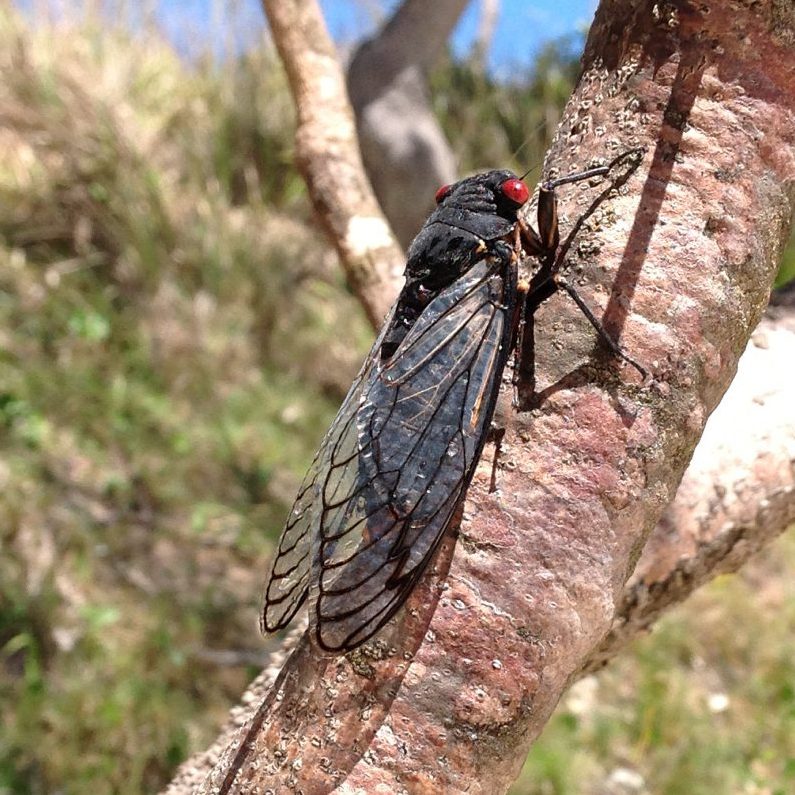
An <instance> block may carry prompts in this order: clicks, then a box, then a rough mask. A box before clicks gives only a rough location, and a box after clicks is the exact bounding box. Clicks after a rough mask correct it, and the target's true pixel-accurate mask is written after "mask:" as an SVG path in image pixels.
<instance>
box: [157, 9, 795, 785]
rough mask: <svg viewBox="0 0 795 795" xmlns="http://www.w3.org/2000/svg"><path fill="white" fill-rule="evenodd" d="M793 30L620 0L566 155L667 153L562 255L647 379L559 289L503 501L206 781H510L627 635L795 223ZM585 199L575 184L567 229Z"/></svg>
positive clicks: (603, 31)
mask: <svg viewBox="0 0 795 795" xmlns="http://www.w3.org/2000/svg"><path fill="white" fill-rule="evenodd" d="M738 31H742V34H743V35H742V36H738V35H737V32H738ZM793 40H795V19H793V18H792V15H790V16H787V14H786V13H782V12H781V5H780V4H777V3H775V2H774V0H761V1H760V2H757V3H755V4H754V5H753V6H752V7H746V6H736V5H733V6H732V7H731V8H730V7H728V6H727V5H726V4H725V3H723V2H722V0H701V2H700V3H699V4H698V11H695V10H693V7H691V6H689V5H687V4H685V3H684V2H678V3H676V4H673V3H668V4H665V3H657V2H651V1H650V0H648V1H647V0H606V2H603V4H602V6H601V7H600V11H599V12H598V14H597V19H596V23H595V25H594V28H593V30H592V33H591V36H590V38H589V42H588V48H587V50H586V56H585V64H584V67H585V68H584V74H583V78H582V80H581V82H580V84H579V86H578V88H577V90H576V92H575V94H574V96H573V97H572V100H571V101H570V103H569V105H568V107H567V110H566V114H565V116H564V121H563V125H562V127H561V130H560V132H559V135H558V138H557V140H556V144H555V146H554V147H553V153H552V157H553V160H552V161H551V162H554V163H555V164H556V165H559V166H560V167H561V171H563V170H568V169H573V168H575V167H581V166H583V165H587V164H588V162H589V161H590V159H591V158H593V157H594V156H596V155H610V154H612V153H613V152H615V151H620V150H622V149H626V148H629V147H630V146H636V145H638V144H646V145H647V146H648V147H649V149H650V154H649V156H648V157H647V159H646V161H645V162H644V165H643V166H642V168H641V169H640V170H639V171H638V172H637V173H636V174H635V175H634V176H633V178H632V179H631V180H630V182H629V183H628V191H627V192H626V194H624V195H619V196H616V197H614V198H613V199H612V200H610V201H609V202H607V203H606V204H605V205H603V206H602V208H601V209H600V211H599V212H598V213H597V214H596V215H595V216H594V217H593V218H592V219H591V221H590V222H589V223H588V224H587V226H586V228H585V229H584V230H583V232H582V233H581V235H580V236H579V238H578V240H577V241H576V243H575V246H574V247H573V249H572V253H571V255H570V262H569V265H570V268H571V269H572V271H573V272H574V273H575V274H581V275H582V277H583V278H582V281H583V285H582V286H581V287H580V290H581V292H582V293H584V294H585V296H586V297H587V298H588V300H589V302H590V303H591V305H592V306H595V307H598V306H599V304H600V301H599V297H600V296H601V295H603V294H606V293H607V294H608V295H609V297H608V300H607V305H606V307H605V309H604V312H603V313H602V315H603V320H604V322H605V323H606V324H607V325H608V328H609V329H610V330H611V332H612V333H613V335H614V336H617V335H618V333H619V332H621V336H622V343H623V344H624V346H625V347H626V348H627V349H628V350H629V351H631V352H632V355H633V356H634V357H635V358H637V359H638V360H640V361H642V362H644V363H645V364H647V365H648V366H649V367H650V368H651V370H652V372H653V375H654V378H655V381H654V384H653V385H652V386H650V387H649V386H644V385H641V384H639V383H637V379H636V376H635V375H634V374H633V371H631V370H623V371H622V378H623V380H619V378H618V377H617V375H616V373H617V369H618V365H617V364H616V363H615V362H614V361H612V360H610V359H609V358H607V357H606V356H605V355H604V354H603V353H602V351H601V349H595V348H594V347H593V336H592V333H591V330H590V329H589V327H588V326H587V324H585V323H584V321H583V320H582V319H581V318H580V316H579V315H577V314H576V312H575V311H574V309H573V308H572V307H571V306H570V305H569V304H567V303H566V301H565V298H566V297H565V296H560V297H555V298H553V299H551V301H550V302H549V304H548V305H546V306H545V307H543V308H542V310H541V311H540V312H539V313H538V325H539V329H538V333H537V335H536V336H537V340H538V344H537V348H538V374H539V381H540V382H542V383H546V384H547V385H548V386H547V387H546V389H545V390H544V391H543V392H542V397H543V403H542V405H541V407H540V409H538V410H537V411H534V412H532V414H529V415H522V416H515V415H512V414H511V413H510V412H507V413H506V417H507V418H508V422H507V423H506V424H507V426H508V433H507V436H506V443H504V444H503V463H504V467H503V470H502V471H501V473H500V491H499V492H498V493H497V494H489V492H488V480H489V478H488V470H489V464H488V462H484V463H483V465H482V466H481V469H480V471H479V475H478V477H477V478H476V481H475V484H474V486H473V488H472V489H471V492H470V496H469V498H468V500H467V506H466V512H465V516H464V521H463V523H462V529H461V538H460V542H459V543H458V545H457V546H456V547H455V554H454V556H453V549H454V547H453V543H452V542H453V539H452V538H448V540H447V543H446V545H444V546H443V548H442V549H441V551H440V554H439V556H438V557H437V560H436V562H435V566H434V568H433V570H432V571H430V572H429V575H428V576H427V577H426V578H425V580H424V581H423V582H422V583H421V585H420V587H419V588H418V589H417V591H415V593H414V594H413V595H412V598H411V600H410V602H409V604H408V609H407V610H406V611H403V612H401V614H399V615H398V616H397V617H396V618H395V619H394V620H393V622H391V623H390V625H388V626H387V627H386V628H385V632H384V633H383V635H382V636H381V637H380V638H379V640H378V641H376V642H374V643H370V644H367V645H366V646H365V647H363V648H362V649H360V650H358V651H357V652H356V653H354V654H351V655H348V657H346V658H332V659H329V658H322V657H319V656H318V655H317V654H316V653H315V652H313V650H312V649H311V648H310V647H309V645H308V644H307V643H306V642H303V641H302V642H301V643H300V644H299V646H298V647H297V649H296V651H295V652H294V653H293V655H292V656H291V657H290V659H289V660H288V662H287V663H286V665H285V666H284V668H283V669H282V673H281V674H280V679H279V683H278V684H277V687H275V688H273V689H272V690H271V691H270V693H269V694H268V696H267V697H266V698H264V700H263V701H262V703H261V705H260V707H259V708H257V710H256V712H255V718H254V724H253V729H252V730H251V731H249V732H248V733H247V736H246V740H247V747H246V749H245V753H238V748H236V747H235V746H234V745H231V746H229V747H228V749H227V750H226V752H225V753H224V754H223V755H222V756H221V760H220V762H219V763H218V765H217V766H216V769H215V770H214V772H213V774H212V775H211V777H210V778H209V779H208V781H207V782H205V784H204V787H203V789H202V791H204V792H216V791H218V790H219V788H220V789H221V790H224V789H225V790H226V791H230V792H265V791H267V790H268V789H269V788H271V789H273V790H274V791H279V790H282V789H285V788H290V787H293V788H300V789H301V790H302V791H304V792H305V793H321V792H329V791H331V790H333V789H335V788H337V789H338V790H339V791H340V792H354V791H367V792H376V791H385V792H405V791H411V792H456V791H463V790H464V789H467V791H470V792H502V791H504V790H505V789H506V788H507V786H508V785H509V783H510V781H511V780H512V778H513V777H514V776H515V774H516V772H517V771H518V770H519V767H520V766H521V764H522V761H523V759H524V756H525V754H526V751H527V747H528V745H529V743H530V741H531V740H532V739H533V738H534V737H535V736H536V735H537V734H538V733H539V732H540V731H541V728H542V727H543V725H544V724H545V722H546V720H547V719H548V717H549V715H550V713H551V711H552V709H553V708H554V706H555V704H556V703H557V701H558V699H559V698H560V696H561V694H562V692H563V690H564V689H565V687H566V685H567V684H568V682H569V681H570V680H571V679H572V677H574V676H575V675H576V674H577V673H578V672H579V671H581V670H582V669H583V668H584V667H585V666H586V665H587V664H588V661H589V660H591V659H592V658H593V657H594V654H595V653H597V651H596V650H597V649H598V648H599V647H600V645H601V643H602V641H603V639H604V638H605V636H606V635H607V634H608V632H609V631H610V629H611V626H612V623H613V620H614V617H615V615H616V612H617V609H618V606H619V605H621V604H622V594H624V593H625V590H624V589H625V586H624V583H625V581H626V579H627V577H628V575H629V574H630V572H631V571H632V569H633V567H634V563H635V561H636V559H637V556H638V551H639V550H640V549H642V548H643V545H644V542H645V539H646V535H647V532H648V530H649V529H650V528H651V527H653V526H654V525H655V524H656V523H657V521H658V520H659V518H660V515H661V513H662V511H663V509H664V507H665V505H666V504H667V502H668V501H669V500H670V498H671V496H672V495H673V493H674V490H675V488H676V485H677V483H678V481H679V479H680V478H681V475H682V472H683V470H684V468H685V465H686V463H687V461H688V459H689V457H690V455H691V452H692V450H693V447H694V445H695V443H696V440H697V439H698V437H699V435H700V433H701V431H702V429H703V426H704V423H705V421H706V418H707V416H708V415H709V413H710V412H711V410H712V409H713V408H714V407H715V405H716V403H717V401H718V400H719V398H720V396H721V395H722V393H723V391H724V390H725V389H726V386H727V385H728V383H729V381H730V379H731V377H732V375H733V374H734V370H735V367H736V364H737V359H738V356H739V353H740V351H741V350H742V349H743V347H744V346H745V342H746V341H747V339H748V337H749V335H750V333H751V330H752V329H753V327H754V325H755V323H756V321H757V320H758V318H759V316H760V314H761V310H762V307H763V306H764V304H765V302H766V298H767V293H768V291H769V286H770V283H771V282H772V278H773V274H774V271H775V264H776V262H777V258H778V254H779V252H780V249H781V246H782V244H783V240H784V232H785V222H787V221H788V220H789V218H790V216H791V211H792V207H791V201H790V196H789V194H790V192H791V190H792V184H793V181H795V96H793V94H794V93H795V64H793V62H792V59H791V58H789V57H788V54H789V53H790V52H791V44H792V41H793ZM592 195H593V190H590V191H589V189H588V188H587V187H584V188H583V190H578V189H571V190H570V191H567V192H565V194H564V196H563V201H562V203H561V217H562V218H563V219H564V223H565V222H566V219H568V221H569V222H570V221H571V220H572V219H575V218H576V217H578V215H579V214H580V212H581V210H582V208H583V207H585V206H587V204H588V203H589V201H590V199H591V198H592ZM602 303H603V302H602ZM597 314H600V312H599V311H597ZM506 397H507V396H506ZM730 546H732V549H733V550H739V549H741V545H737V544H734V545H730ZM697 547H698V545H696V548H697ZM233 760H234V761H235V763H239V764H234V765H233V764H232V762H233ZM230 771H231V772H230ZM226 785H229V786H226ZM172 792H173V790H172Z"/></svg>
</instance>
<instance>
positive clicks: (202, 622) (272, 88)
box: [0, 6, 795, 795]
mask: <svg viewBox="0 0 795 795" xmlns="http://www.w3.org/2000/svg"><path fill="white" fill-rule="evenodd" d="M544 58H545V59H546V60H547V62H548V63H549V64H552V65H553V66H554V68H553V69H551V70H548V71H544V72H543V75H544V76H532V75H531V76H528V78H527V79H526V80H525V81H521V80H520V81H517V82H516V83H515V84H512V85H509V86H504V85H501V84H498V83H495V82H494V81H493V80H491V79H490V78H488V77H487V76H484V75H482V74H478V73H477V71H476V70H474V69H473V68H472V65H471V64H470V65H465V64H464V65H462V64H447V65H446V66H445V67H443V68H442V69H440V71H439V72H438V73H437V74H436V75H435V76H434V101H435V103H436V107H437V110H438V111H439V114H440V117H441V119H442V123H443V124H444V125H445V126H446V128H447V129H450V130H453V129H455V130H456V131H457V133H456V136H455V137H454V142H455V146H456V148H457V151H458V154H459V157H460V158H461V162H462V165H463V167H464V168H465V169H467V170H468V169H472V168H476V167H486V166H494V165H511V164H514V165H516V167H521V166H522V165H523V164H526V165H527V166H529V165H533V164H536V165H537V164H538V163H539V161H540V157H541V153H542V152H543V149H544V147H545V144H546V138H547V136H548V134H549V132H550V130H551V125H552V123H553V121H554V117H555V114H556V113H558V110H557V109H558V108H559V107H560V104H561V103H562V101H563V100H564V99H565V97H566V95H567V93H568V87H569V85H570V82H571V80H572V70H571V61H570V58H568V57H566V56H557V55H555V54H554V53H553V51H552V50H550V52H549V53H547V54H546V55H545V56H544ZM539 74H542V73H541V72H539ZM537 121H540V122H543V124H540V126H539V125H538V124H536V122H537ZM292 133H293V120H292V109H291V105H290V100H289V97H288V94H287V91H286V89H285V85H284V78H283V76H282V73H281V70H280V69H279V67H278V65H277V64H276V62H275V60H274V56H273V55H272V53H271V52H270V51H268V50H266V49H263V50H260V51H257V52H252V53H247V54H245V55H241V56H240V57H239V58H237V59H235V60H230V61H228V62H226V63H224V64H218V63H214V62H213V61H212V60H210V59H206V60H201V61H199V62H198V63H194V64H192V65H191V64H187V63H186V62H184V61H181V60H180V59H179V58H178V57H177V56H176V55H175V53H174V52H173V50H172V49H171V48H170V47H169V46H168V45H167V44H166V43H164V42H163V41H162V40H161V39H160V38H159V37H158V36H157V34H156V33H152V32H149V33H145V34H140V35H138V36H131V35H128V34H126V33H124V32H123V31H119V30H113V29H109V28H108V27H107V26H104V27H99V26H93V27H92V26H91V25H90V24H83V25H81V26H80V27H72V28H71V29H68V30H67V29H64V28H61V29H58V30H52V29H48V28H33V27H30V26H29V25H27V24H25V23H23V22H22V21H21V20H20V19H19V17H17V16H15V15H13V14H12V13H11V12H9V10H8V8H7V7H6V6H3V7H2V8H1V9H0V549H2V555H0V706H2V709H0V795H6V793H9V795H10V793H14V795H17V794H19V795H26V794H28V793H30V795H34V794H35V795H38V793H52V792H64V793H69V794H71V793H85V792H91V793H111V792H112V793H122V795H126V794H127V793H130V794H133V793H141V792H151V791H156V790H157V789H158V788H160V787H161V786H162V785H163V784H164V783H165V782H167V781H168V780H169V778H170V776H171V774H172V773H173V771H174V768H175V766H176V765H177V764H178V763H179V762H180V761H181V760H182V759H184V758H185V756H186V755H187V754H189V753H190V752H191V751H194V750H197V749H200V748H203V747H204V746H205V745H206V744H207V743H208V742H209V740H210V739H212V738H213V737H214V735H215V732H216V729H217V727H218V725H219V723H220V722H221V721H222V720H223V718H224V717H225V715H226V710H227V709H228V706H229V705H230V704H231V703H233V702H234V701H235V699H236V698H237V696H238V695H239V693H240V692H241V690H242V689H243V688H244V686H245V684H246V683H247V682H248V680H249V679H250V678H251V676H252V675H253V674H254V673H255V671H256V670H257V668H256V665H255V664H254V663H255V662H256V660H257V655H258V654H259V655H261V657H262V659H264V652H263V651H262V650H263V648H264V646H265V645H266V644H267V642H266V641H263V639H262V638H261V637H260V635H259V633H258V631H257V629H256V627H257V613H258V608H259V601H260V591H261V588H262V585H263V578H264V569H265V566H266V561H267V559H268V557H269V555H270V553H271V551H272V548H273V544H274V541H275V539H276V537H277V535H278V532H279V530H280V528H281V523H282V521H283V518H284V515H285V513H286V511H287V510H288V507H289V505H290V502H291V500H292V498H293V496H294V493H295V490H296V488H297V485H298V482H299V480H300V478H301V476H302V474H303V471H304V469H305V467H306V466H307V464H308V462H309V460H310V458H311V456H312V454H313V453H314V450H315V447H316V445H317V442H318V440H319V438H320V436H321V435H322V433H323V431H324V430H325V428H326V427H327V425H328V422H329V421H330V419H331V417H332V416H333V413H334V411H335V408H336V406H337V404H338V403H339V401H340V399H341V397H342V395H343V394H344V392H345V390H346V389H347V386H348V384H349V383H350V380H351V377H352V375H353V373H354V372H355V369H356V367H357V366H358V362H359V360H360V357H361V355H362V353H363V351H364V350H365V349H366V348H367V346H368V343H369V340H370V331H369V330H368V328H367V325H366V323H365V321H364V318H363V316H362V313H361V311H360V310H359V308H358V306H357V304H356V302H355V300H354V299H353V298H352V296H351V295H350V293H349V291H348V290H347V289H346V287H345V285H344V283H343V281H342V278H341V276H340V275H339V271H338V269H337V267H336V262H335V259H334V256H333V255H332V254H331V253H330V251H329V250H328V248H327V247H326V246H325V245H324V243H323V241H322V239H321V235H320V234H319V232H318V229H317V228H316V227H315V226H314V224H313V223H312V220H311V217H310V212H309V208H308V204H307V201H306V198H305V195H304V188H303V185H302V182H301V180H300V179H299V177H298V176H297V174H296V172H295V170H294V168H293V166H292V159H291V157H292V156H291V148H292ZM522 147H523V148H522ZM517 150H519V151H518V152H517ZM793 563H795V542H793V539H792V538H788V539H786V540H784V541H783V542H781V543H780V544H779V546H778V548H777V551H776V553H775V554H768V555H766V556H763V557H762V558H761V559H760V560H759V561H758V562H756V563H755V564H753V566H751V567H749V568H748V569H747V571H746V572H745V573H744V574H743V575H742V577H739V578H727V579H724V580H721V581H720V582H719V583H717V584H716V585H714V586H712V587H710V588H708V589H705V591H703V592H702V593H700V594H699V595H698V596H697V597H696V600H695V601H694V602H693V603H691V605H689V606H686V607H684V608H683V609H681V610H680V611H678V612H677V613H675V614H673V615H672V616H670V617H669V618H668V619H666V621H665V622H663V624H662V625H661V627H660V628H659V630H658V631H657V632H655V633H654V634H653V635H652V636H651V637H649V638H647V639H644V640H643V641H641V642H639V643H638V644H637V645H636V647H635V648H634V649H633V650H632V651H631V652H629V653H627V654H625V655H623V656H622V658H621V659H620V660H618V661H616V664H615V665H614V666H611V667H610V668H609V669H608V670H606V671H605V672H603V673H602V674H600V676H599V677H598V678H597V679H595V680H591V684H590V685H586V688H587V687H591V689H592V690H595V693H592V694H591V695H590V696H589V698H590V702H589V706H588V708H587V710H585V711H583V710H582V705H580V707H577V706H576V702H575V701H572V700H571V699H567V700H566V701H565V702H564V704H563V705H562V707H561V709H560V710H559V712H558V714H557V716H556V717H555V718H554V719H553V721H552V723H551V724H550V726H549V729H548V730H547V731H546V732H545V734H544V736H543V738H542V739H541V740H540V742H539V743H538V745H537V746H536V747H535V749H534V750H533V752H532V754H531V756H530V759H529V761H528V765H527V768H526V770H525V773H524V774H523V778H522V780H521V783H520V784H518V785H517V789H516V792H523V793H572V795H575V794H576V795H580V793H591V792H602V791H606V790H604V789H603V787H604V782H605V781H606V780H607V779H608V777H609V776H610V773H611V771H613V770H614V769H615V768H616V767H627V768H631V769H635V770H637V771H638V772H639V773H640V774H641V775H642V776H643V778H644V780H645V781H646V786H647V788H648V791H649V792H652V793H679V792H682V793H684V792H688V793H702V792H703V793H707V792H711V793H715V792H735V791H737V792H749V793H756V792H758V793H760V795H761V793H762V792H769V793H779V792H781V793H783V792H788V791H791V790H792V789H793V782H792V776H793V771H795V762H793V760H792V758H791V748H792V746H793V742H792V741H793V738H795V729H794V727H793V703H794V701H795V691H794V690H793V685H792V683H793V682H795V676H793V674H794V673H795V672H793V670H792V662H791V660H792V659H793V653H792V652H793V648H792V645H793V641H792V637H793V632H792V629H793V624H794V623H795V593H793V591H792V588H791V586H789V585H788V583H789V582H790V581H791V577H788V576H787V574H786V571H787V569H786V566H785V564H787V565H789V567H790V570H791V566H792V564H793ZM749 578H750V579H749ZM753 578H756V579H757V580H758V582H756V581H754V579H753ZM759 583H762V584H763V586H764V587H758V586H759ZM763 617H764V620H762V618H763ZM218 651H221V652H226V651H232V652H234V653H235V654H237V656H238V658H239V660H240V662H239V664H237V665H228V664H221V663H219V662H218V658H217V657H216V656H214V654H213V653H214V652H218ZM714 692H720V693H726V694H727V695H728V696H729V699H730V706H729V708H728V709H727V710H726V711H725V712H722V713H711V712H710V711H709V709H708V705H707V701H708V697H709V694H710V693H714ZM586 695H588V694H587V692H586ZM580 700H581V702H582V701H583V699H582V698H581V699H580ZM587 700H588V699H585V701H587ZM753 787H756V789H753Z"/></svg>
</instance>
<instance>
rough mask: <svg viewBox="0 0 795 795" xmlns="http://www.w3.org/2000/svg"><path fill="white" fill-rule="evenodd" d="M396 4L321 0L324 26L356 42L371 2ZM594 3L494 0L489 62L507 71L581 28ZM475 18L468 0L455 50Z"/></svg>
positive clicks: (470, 35)
mask: <svg viewBox="0 0 795 795" xmlns="http://www.w3.org/2000/svg"><path fill="white" fill-rule="evenodd" d="M431 1H432V0H429V2H431ZM396 5H397V1H396V0H376V2H361V0H359V1H358V2H357V0H321V6H322V7H323V11H324V13H325V15H326V21H327V23H328V26H329V29H330V30H331V32H332V35H333V36H334V38H335V39H336V40H337V41H339V42H341V43H349V42H351V41H356V39H358V38H360V37H361V36H362V35H363V34H364V33H366V32H368V31H371V30H373V28H374V27H375V26H376V25H377V19H376V18H374V14H373V8H374V7H375V8H376V9H383V10H384V11H383V12H382V13H384V12H387V10H388V9H391V8H394V7H395V6H396ZM596 6H597V0H500V15H499V18H498V21H497V27H496V30H495V34H494V41H493V44H492V48H491V52H490V53H489V64H490V66H491V67H492V68H493V69H495V70H496V71H497V72H507V71H510V67H512V66H517V67H521V66H523V65H525V64H527V63H529V62H530V61H531V60H532V58H533V56H534V55H535V54H536V53H537V52H538V50H539V49H540V48H541V47H542V46H543V45H544V44H545V43H546V42H548V41H550V40H552V39H559V38H561V37H564V36H568V35H571V34H574V33H577V32H578V31H579V32H581V31H584V30H586V29H587V27H588V25H589V24H590V21H591V19H593V15H594V12H595V11H596ZM479 17H480V3H479V2H478V0H472V1H471V2H470V4H469V6H468V8H467V10H466V11H465V12H464V15H463V16H462V18H461V20H460V22H459V24H458V27H457V28H456V30H455V33H454V34H453V41H452V45H453V50H454V51H455V52H457V53H459V54H460V53H464V52H467V51H468V50H469V49H470V47H471V46H472V41H473V39H474V36H475V33H476V31H477V26H478V20H479Z"/></svg>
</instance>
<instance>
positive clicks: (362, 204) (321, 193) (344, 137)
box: [263, 0, 405, 327]
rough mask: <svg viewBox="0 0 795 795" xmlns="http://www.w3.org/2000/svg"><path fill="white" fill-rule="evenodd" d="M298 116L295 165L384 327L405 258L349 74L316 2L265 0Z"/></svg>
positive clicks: (374, 318)
mask: <svg viewBox="0 0 795 795" xmlns="http://www.w3.org/2000/svg"><path fill="white" fill-rule="evenodd" d="M263 6H264V8H265V13H266V15H267V17H268V22H269V24H270V29H271V33H272V35H273V40H274V42H275V43H276V48H277V50H278V51H279V55H280V56H281V59H282V63H283V64H284V68H285V71H286V72H287V79H288V82H289V85H290V91H291V92H292V94H293V100H294V101H295V106H296V109H297V112H298V127H297V130H296V135H295V160H296V165H297V166H298V168H299V170H300V171H301V174H302V175H303V177H304V180H305V181H306V184H307V188H308V190H309V195H310V197H311V199H312V203H313V206H314V208H315V212H316V213H317V215H318V217H319V218H320V220H321V222H322V223H323V225H324V226H325V228H326V232H327V233H328V235H329V238H330V239H331V242H332V243H333V244H334V247H335V248H336V249H337V253H338V254H339V257H340V261H341V263H342V266H343V269H344V270H345V274H346V276H347V279H348V283H349V284H350V285H351V287H352V289H353V290H354V292H355V293H356V294H357V295H358V296H359V299H360V300H361V302H362V305H363V306H364V308H365V311H366V312H367V316H368V318H369V319H370V321H371V322H372V324H373V326H375V327H378V326H380V325H381V323H382V322H383V319H384V316H385V315H386V313H387V312H388V311H389V307H390V306H391V304H392V301H393V300H394V297H395V295H397V293H398V290H399V289H400V284H401V279H402V275H403V265H404V262H405V260H404V257H403V253H402V251H401V250H400V246H399V245H398V244H397V242H396V241H395V239H394V237H393V235H392V232H391V230H390V228H389V225H388V223H387V222H386V220H385V219H384V216H383V214H382V213H381V210H380V208H379V206H378V202H377V201H376V199H375V197H374V195H373V192H372V189H371V188H370V184H369V182H368V181H367V177H366V175H365V173H364V168H363V166H362V160H361V155H360V154H359V145H358V142H357V138H356V127H355V124H354V119H353V112H352V110H351V107H350V104H349V102H348V97H347V93H346V90H345V77H344V75H343V73H342V69H341V68H340V65H339V61H338V59H337V54H336V50H335V48H334V43H333V42H332V41H331V39H330V37H329V35H328V31H327V30H326V27H325V24H324V22H323V16H322V14H321V12H320V9H319V8H318V5H317V2H316V1H315V0H263Z"/></svg>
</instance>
